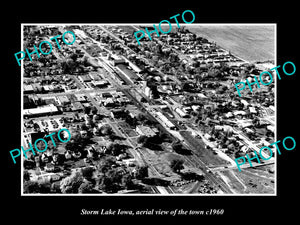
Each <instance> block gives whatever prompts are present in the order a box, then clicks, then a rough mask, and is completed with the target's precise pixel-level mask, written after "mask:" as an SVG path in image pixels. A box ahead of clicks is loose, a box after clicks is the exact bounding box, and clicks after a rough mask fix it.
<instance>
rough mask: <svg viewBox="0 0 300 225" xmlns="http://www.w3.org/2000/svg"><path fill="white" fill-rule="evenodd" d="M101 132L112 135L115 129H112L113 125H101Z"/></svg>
mask: <svg viewBox="0 0 300 225" xmlns="http://www.w3.org/2000/svg"><path fill="white" fill-rule="evenodd" d="M100 133H101V134H102V135H111V134H113V130H112V128H111V126H109V125H104V126H102V127H100Z"/></svg>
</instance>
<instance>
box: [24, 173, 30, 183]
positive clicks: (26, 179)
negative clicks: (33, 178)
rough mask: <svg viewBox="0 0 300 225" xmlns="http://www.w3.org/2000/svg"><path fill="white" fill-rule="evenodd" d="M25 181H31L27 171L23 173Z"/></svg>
mask: <svg viewBox="0 0 300 225" xmlns="http://www.w3.org/2000/svg"><path fill="white" fill-rule="evenodd" d="M23 179H24V181H29V180H30V174H29V172H28V171H27V170H25V171H24V173H23Z"/></svg>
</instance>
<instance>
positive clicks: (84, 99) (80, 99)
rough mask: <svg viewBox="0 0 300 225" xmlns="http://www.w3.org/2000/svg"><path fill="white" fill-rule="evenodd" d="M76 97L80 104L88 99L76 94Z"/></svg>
mask: <svg viewBox="0 0 300 225" xmlns="http://www.w3.org/2000/svg"><path fill="white" fill-rule="evenodd" d="M75 97H76V99H77V101H79V102H86V98H85V95H84V94H75Z"/></svg>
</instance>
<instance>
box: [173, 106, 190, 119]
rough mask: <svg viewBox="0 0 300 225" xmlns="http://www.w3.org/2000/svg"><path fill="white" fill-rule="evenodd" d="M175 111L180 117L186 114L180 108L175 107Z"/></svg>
mask: <svg viewBox="0 0 300 225" xmlns="http://www.w3.org/2000/svg"><path fill="white" fill-rule="evenodd" d="M175 112H176V113H177V114H178V115H179V116H181V117H183V118H184V117H187V114H186V113H185V112H183V111H182V110H181V109H180V108H176V109H175Z"/></svg>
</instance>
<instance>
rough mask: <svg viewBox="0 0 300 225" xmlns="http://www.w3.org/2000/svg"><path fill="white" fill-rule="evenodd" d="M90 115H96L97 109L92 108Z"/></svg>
mask: <svg viewBox="0 0 300 225" xmlns="http://www.w3.org/2000/svg"><path fill="white" fill-rule="evenodd" d="M91 112H92V114H94V115H95V114H97V113H98V109H97V108H96V106H93V107H92V109H91Z"/></svg>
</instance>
